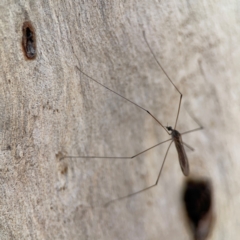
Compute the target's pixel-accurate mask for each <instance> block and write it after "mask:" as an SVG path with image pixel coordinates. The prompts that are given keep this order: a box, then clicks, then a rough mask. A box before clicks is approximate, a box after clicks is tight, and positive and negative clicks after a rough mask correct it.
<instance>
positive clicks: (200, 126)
mask: <svg viewBox="0 0 240 240" xmlns="http://www.w3.org/2000/svg"><path fill="white" fill-rule="evenodd" d="M187 113H188V114H189V116H190V117H191V118H192V119H193V121H194V122H195V123H197V125H198V126H199V127H198V128H194V129H192V130H189V131H186V132H183V133H181V135H183V134H187V133H191V132H195V131H199V130H202V129H204V127H203V126H202V124H201V123H200V122H199V121H198V120H197V119H196V118H195V117H194V116H193V115H192V114H191V113H190V112H189V111H188V110H187Z"/></svg>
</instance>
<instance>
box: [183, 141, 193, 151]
mask: <svg viewBox="0 0 240 240" xmlns="http://www.w3.org/2000/svg"><path fill="white" fill-rule="evenodd" d="M182 144H183V145H184V146H186V147H187V148H189V149H190V150H191V151H194V148H192V147H191V146H189V145H188V144H186V143H184V142H182Z"/></svg>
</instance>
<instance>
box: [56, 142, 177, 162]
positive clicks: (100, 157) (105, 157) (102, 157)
mask: <svg viewBox="0 0 240 240" xmlns="http://www.w3.org/2000/svg"><path fill="white" fill-rule="evenodd" d="M170 140H172V139H171V138H170V139H168V140H165V141H163V142H160V143H158V144H156V145H154V146H152V147H150V148H147V149H145V150H143V151H141V152H139V153H137V154H135V155H133V156H131V157H109V156H99V157H98V156H64V157H62V158H60V160H63V159H65V158H98V159H108V158H112V159H132V158H135V157H137V156H139V155H141V154H143V153H145V152H147V151H149V150H151V149H153V148H155V147H157V146H159V145H161V144H163V143H165V142H168V141H170Z"/></svg>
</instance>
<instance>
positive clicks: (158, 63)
mask: <svg viewBox="0 0 240 240" xmlns="http://www.w3.org/2000/svg"><path fill="white" fill-rule="evenodd" d="M143 37H144V40H145V42H146V44H147V46H148V48H149V50H150V52H151V53H152V55H153V58H154V59H155V61H156V63H157V65H158V66H159V67H160V68H161V69H162V71H163V72H164V74H165V75H166V77H167V78H168V80H169V81H170V82H171V84H172V85H173V86H174V88H175V89H176V90H177V91H178V93H179V94H180V100H179V104H178V111H177V117H176V120H175V125H174V129H176V127H177V122H178V116H179V113H180V108H181V102H182V93H181V92H180V91H179V89H178V88H177V87H176V85H175V84H174V83H173V81H172V80H171V78H170V77H169V76H168V74H167V72H166V71H165V70H164V68H163V67H162V65H161V64H160V62H159V61H158V59H157V57H156V56H155V54H154V52H153V50H152V48H151V47H150V45H149V43H148V41H147V38H146V35H145V31H143Z"/></svg>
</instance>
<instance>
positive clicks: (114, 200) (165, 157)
mask: <svg viewBox="0 0 240 240" xmlns="http://www.w3.org/2000/svg"><path fill="white" fill-rule="evenodd" d="M172 143H173V141H171V143H170V144H169V146H168V148H167V151H166V154H165V156H164V159H163V162H162V165H161V168H160V171H159V173H158V177H157V180H156V182H155V183H154V184H153V185H151V186H149V187H146V188H144V189H142V190H139V191H137V192H134V193H131V194H129V195H127V196H124V197H120V198H116V199H113V200H111V201H109V202H107V203H105V204H104V207H107V206H108V205H110V204H111V203H113V202H116V201H119V200H122V199H125V198H128V197H132V196H134V195H137V194H139V193H141V192H144V191H147V190H148V189H150V188H153V187H155V186H157V184H158V182H159V179H160V176H161V173H162V170H163V166H164V163H165V161H166V159H167V154H168V151H169V149H170V147H171V145H172Z"/></svg>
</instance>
